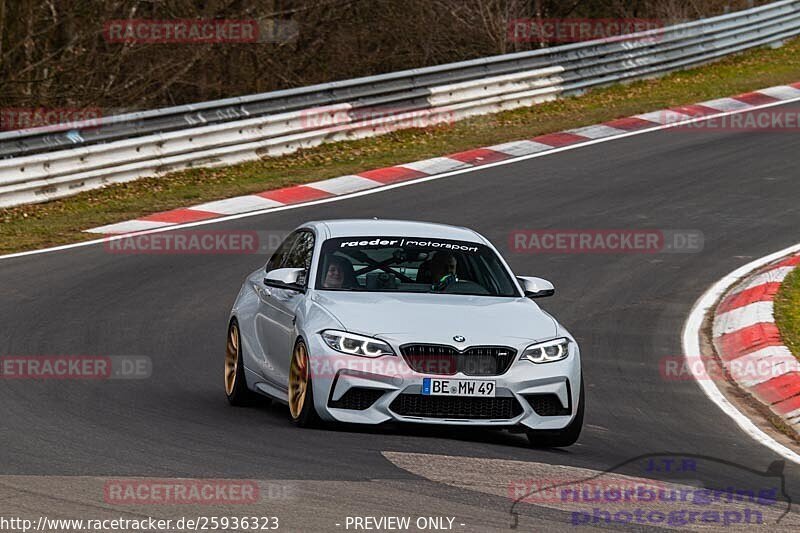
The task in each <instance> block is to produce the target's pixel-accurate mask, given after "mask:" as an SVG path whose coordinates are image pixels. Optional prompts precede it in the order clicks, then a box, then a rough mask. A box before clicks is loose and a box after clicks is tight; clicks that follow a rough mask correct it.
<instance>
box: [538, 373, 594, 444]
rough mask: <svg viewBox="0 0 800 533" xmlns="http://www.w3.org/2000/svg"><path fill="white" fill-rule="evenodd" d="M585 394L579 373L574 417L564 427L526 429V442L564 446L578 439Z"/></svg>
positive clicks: (581, 426) (581, 425) (581, 424)
mask: <svg viewBox="0 0 800 533" xmlns="http://www.w3.org/2000/svg"><path fill="white" fill-rule="evenodd" d="M585 403H586V401H585V395H584V387H583V376H582V375H581V392H580V395H579V396H578V412H577V413H576V414H575V418H573V419H572V422H570V423H569V425H568V426H567V427H565V428H564V429H555V430H551V429H538V430H537V429H526V430H525V433H526V434H527V435H528V442H529V443H530V446H531V447H532V448H566V447H567V446H572V445H573V444H575V443H576V442H577V441H578V437H580V436H581V429H583V410H584V404H585Z"/></svg>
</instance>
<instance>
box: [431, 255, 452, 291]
mask: <svg viewBox="0 0 800 533" xmlns="http://www.w3.org/2000/svg"><path fill="white" fill-rule="evenodd" d="M430 269H431V281H433V288H434V289H435V290H443V289H444V288H445V287H447V286H448V285H450V284H451V283H453V282H454V281H458V275H457V272H456V270H457V269H458V261H457V260H456V256H455V255H453V254H452V253H451V252H445V251H439V252H436V255H434V256H433V259H431V265H430Z"/></svg>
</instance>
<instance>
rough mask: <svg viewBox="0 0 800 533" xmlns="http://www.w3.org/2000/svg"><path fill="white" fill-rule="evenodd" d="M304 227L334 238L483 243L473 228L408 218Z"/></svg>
mask: <svg viewBox="0 0 800 533" xmlns="http://www.w3.org/2000/svg"><path fill="white" fill-rule="evenodd" d="M304 226H305V227H314V228H319V229H321V228H325V230H327V233H328V235H329V236H330V238H337V237H372V236H375V237H382V236H387V237H405V236H408V237H425V238H433V239H450V240H458V241H468V242H477V243H482V244H483V243H486V240H485V239H484V238H483V237H482V236H481V235H480V234H479V233H477V232H476V231H474V230H471V229H469V228H463V227H459V226H449V225H447V224H435V223H433V222H416V221H411V220H384V219H375V218H363V219H361V218H353V219H340V220H319V221H314V222H309V223H307V224H304Z"/></svg>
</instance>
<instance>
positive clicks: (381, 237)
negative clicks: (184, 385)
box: [225, 220, 584, 446]
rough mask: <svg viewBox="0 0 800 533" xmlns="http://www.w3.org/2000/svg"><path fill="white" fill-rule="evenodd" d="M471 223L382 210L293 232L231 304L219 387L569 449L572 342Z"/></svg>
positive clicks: (574, 428)
mask: <svg viewBox="0 0 800 533" xmlns="http://www.w3.org/2000/svg"><path fill="white" fill-rule="evenodd" d="M553 293H554V289H553V285H552V284H550V283H549V282H547V281H545V280H542V279H539V278H530V277H515V276H514V274H513V273H512V272H511V270H510V268H509V267H508V265H507V264H506V262H505V261H504V260H503V258H502V257H501V256H500V255H499V254H498V252H497V250H496V249H495V248H494V246H492V244H491V243H490V242H489V241H488V240H487V239H485V238H484V237H482V236H481V235H479V234H478V233H476V232H474V231H472V230H470V229H467V228H460V227H454V226H445V225H440V224H429V223H421V222H405V221H394V220H328V221H320V222H309V223H307V224H304V225H302V226H300V227H299V228H297V229H296V230H295V231H294V232H292V233H291V234H290V235H289V237H287V238H286V240H285V241H284V242H283V243H282V244H281V246H280V247H279V248H278V249H277V251H276V252H275V254H274V255H273V256H272V257H271V259H270V260H269V262H268V263H267V265H266V267H265V268H261V269H259V270H257V271H255V272H253V273H252V274H251V275H250V276H249V277H248V278H247V280H246V281H245V282H244V285H243V286H242V288H241V290H240V292H239V296H238V297H237V298H236V302H235V304H234V306H233V310H232V311H231V315H230V320H229V324H228V342H227V350H226V355H225V391H226V393H227V396H228V399H229V400H230V402H231V403H232V404H234V405H239V404H243V403H248V402H249V401H250V400H252V399H253V398H254V397H255V396H256V395H257V394H260V395H265V396H268V397H270V398H273V399H277V400H279V401H281V402H285V403H288V405H289V412H290V414H291V419H292V420H293V421H294V423H295V424H297V425H298V426H308V425H313V424H315V423H317V422H321V421H326V422H337V421H338V422H347V423H357V424H379V423H381V422H385V421H390V420H394V421H400V422H413V423H419V424H449V425H460V426H484V427H485V426H491V427H501V428H507V429H511V430H516V431H524V432H526V433H527V435H528V437H529V440H530V442H531V444H532V445H534V446H569V445H571V444H573V443H574V442H575V441H576V440H577V439H578V436H579V435H580V431H581V426H582V425H583V411H584V387H583V379H582V374H581V363H580V350H579V349H578V344H577V343H576V342H575V339H573V338H572V336H571V335H570V334H569V332H567V330H566V329H564V327H563V326H561V325H560V324H559V323H558V322H557V321H556V320H555V319H554V318H553V317H552V316H550V315H549V314H547V313H546V312H545V311H543V310H542V309H540V308H539V306H538V305H537V304H536V303H535V302H534V301H533V300H534V299H536V298H541V297H545V296H551V295H552V294H553Z"/></svg>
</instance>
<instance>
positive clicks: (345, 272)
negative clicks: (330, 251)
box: [322, 255, 356, 289]
mask: <svg viewBox="0 0 800 533" xmlns="http://www.w3.org/2000/svg"><path fill="white" fill-rule="evenodd" d="M355 280H356V275H355V272H354V271H353V264H352V263H351V262H350V261H348V260H347V259H345V258H344V257H339V256H337V255H332V256H329V257H328V269H327V270H326V271H325V278H324V279H323V280H322V288H323V289H350V288H353V287H354V286H355Z"/></svg>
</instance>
